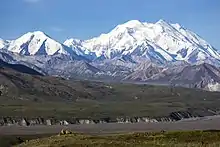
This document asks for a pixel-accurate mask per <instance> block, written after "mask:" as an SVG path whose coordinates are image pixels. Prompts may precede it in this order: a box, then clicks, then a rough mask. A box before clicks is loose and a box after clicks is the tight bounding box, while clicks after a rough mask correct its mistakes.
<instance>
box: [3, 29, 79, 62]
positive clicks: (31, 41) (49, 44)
mask: <svg viewBox="0 0 220 147" xmlns="http://www.w3.org/2000/svg"><path fill="white" fill-rule="evenodd" d="M7 45H8V47H4V48H5V49H7V50H8V51H11V52H15V53H19V54H21V55H55V54H65V55H70V56H72V57H75V58H79V57H78V56H77V55H76V53H75V52H73V50H72V49H71V48H68V47H67V46H65V45H63V44H61V43H59V42H57V41H55V40H53V39H51V38H50V37H49V36H48V35H46V34H44V33H43V32H40V31H36V32H28V33H26V34H24V35H23V36H21V37H19V38H18V39H16V40H13V41H10V42H8V44H7Z"/></svg>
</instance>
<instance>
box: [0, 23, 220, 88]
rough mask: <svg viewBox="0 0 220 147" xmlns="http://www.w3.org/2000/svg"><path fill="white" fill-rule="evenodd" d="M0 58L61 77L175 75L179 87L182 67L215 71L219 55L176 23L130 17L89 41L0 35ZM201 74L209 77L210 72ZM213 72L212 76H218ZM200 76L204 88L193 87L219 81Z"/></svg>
mask: <svg viewBox="0 0 220 147" xmlns="http://www.w3.org/2000/svg"><path fill="white" fill-rule="evenodd" d="M0 59H2V60H3V61H4V62H7V63H10V64H23V65H25V66H28V67H31V68H32V69H35V70H36V71H38V72H40V73H42V74H44V75H53V76H62V77H66V78H87V79H95V80H100V79H101V80H115V81H120V80H126V81H136V82H137V81H140V82H157V83H160V82H162V83H168V84H169V83H170V82H171V81H172V80H173V79H174V77H176V75H179V77H177V78H176V79H181V80H179V81H180V82H179V83H180V85H181V84H185V83H184V80H185V79H184V78H186V79H187V78H188V75H187V72H188V71H189V72H190V73H198V72H197V71H196V69H197V67H198V68H200V67H202V68H200V69H201V70H199V73H202V72H203V71H205V69H207V68H206V67H210V68H209V69H210V70H208V71H212V69H214V68H211V67H212V66H214V67H217V68H216V70H215V71H217V69H218V67H220V54H219V53H218V51H217V50H216V49H215V48H214V47H212V46H211V45H210V44H209V43H208V42H206V41H205V40H204V39H202V38H201V37H200V36H198V35H197V34H195V33H193V32H192V31H190V30H188V29H186V28H184V27H182V26H181V25H179V24H171V23H168V22H166V21H164V20H159V21H158V22H156V23H147V22H140V21H138V20H131V21H128V22H126V23H124V24H121V25H118V26H116V27H115V28H114V29H113V30H112V31H110V32H109V33H107V34H101V35H100V36H98V37H95V38H92V39H89V40H79V39H68V40H66V41H65V42H64V43H59V42H58V41H56V40H54V39H52V38H51V37H49V36H48V35H46V34H45V33H43V32H40V31H35V32H29V33H26V34H24V35H23V36H21V37H19V38H17V39H15V40H2V39H0ZM204 63H205V64H204ZM200 65H207V66H200ZM186 69H190V70H186ZM191 69H192V70H191ZM194 69H195V70H194ZM184 71H186V72H184ZM213 71H214V70H213ZM183 73H185V74H183ZM206 73H208V74H209V75H210V77H211V73H212V72H206ZM216 73H217V72H216ZM196 75H198V74H196ZM199 75H202V76H207V75H203V74H199ZM215 75H216V76H217V77H216V79H218V77H220V75H219V74H215ZM194 78H195V77H194ZM182 79H183V80H182ZM200 79H203V78H202V77H201V78H200ZM200 79H199V80H200ZM206 79H208V80H207V82H206V84H205V85H206V86H205V87H204V86H202V87H201V86H200V87H198V88H206V89H207V85H209V87H211V88H212V89H213V87H214V89H216V87H218V86H219V85H220V81H219V80H215V81H214V82H213V81H212V80H211V79H214V78H213V77H212V78H209V77H207V78H206ZM195 82H196V83H198V82H197V81H195ZM179 83H178V84H179ZM216 84H217V86H216ZM218 84H219V85H218ZM213 85H214V86H213ZM219 87H220V86H219ZM217 89H220V88H217Z"/></svg>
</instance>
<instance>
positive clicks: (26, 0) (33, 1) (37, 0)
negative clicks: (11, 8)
mask: <svg viewBox="0 0 220 147" xmlns="http://www.w3.org/2000/svg"><path fill="white" fill-rule="evenodd" d="M23 1H24V2H26V3H38V2H40V1H41V0H23Z"/></svg>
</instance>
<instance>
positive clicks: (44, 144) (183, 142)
mask: <svg viewBox="0 0 220 147" xmlns="http://www.w3.org/2000/svg"><path fill="white" fill-rule="evenodd" d="M219 145H220V132H219V131H194V132H165V133H134V134H125V135H113V136H86V135H80V134H71V135H61V136H59V135H57V136H52V137H49V138H43V139H37V140H31V141H27V142H25V143H23V144H21V145H18V146H17V147H30V146H31V147H48V146H50V147H61V146H62V147H71V146H74V147H125V146H126V147H134V146H135V147H153V146H155V147H156V146H157V147H160V146H163V147H207V146H209V147H219Z"/></svg>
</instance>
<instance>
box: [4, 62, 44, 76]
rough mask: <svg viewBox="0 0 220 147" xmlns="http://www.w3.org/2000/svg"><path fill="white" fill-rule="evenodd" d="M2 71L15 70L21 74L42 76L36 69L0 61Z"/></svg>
mask: <svg viewBox="0 0 220 147" xmlns="http://www.w3.org/2000/svg"><path fill="white" fill-rule="evenodd" d="M0 69H2V70H5V69H7V70H8V69H9V70H14V71H17V72H21V73H26V74H31V75H41V76H42V74H41V73H39V72H37V71H35V70H34V69H31V68H29V67H27V66H24V65H21V64H8V63H6V62H4V61H3V60H1V59H0Z"/></svg>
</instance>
